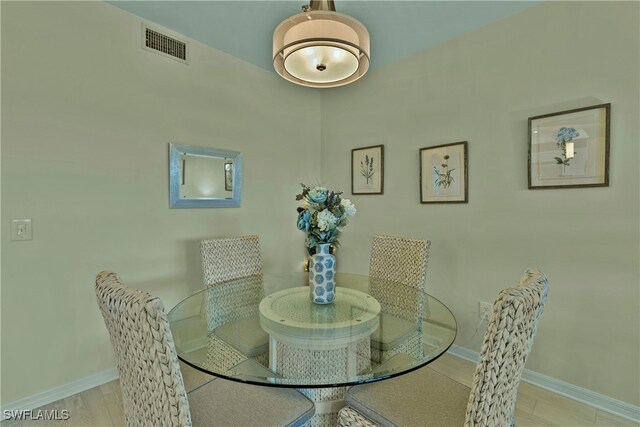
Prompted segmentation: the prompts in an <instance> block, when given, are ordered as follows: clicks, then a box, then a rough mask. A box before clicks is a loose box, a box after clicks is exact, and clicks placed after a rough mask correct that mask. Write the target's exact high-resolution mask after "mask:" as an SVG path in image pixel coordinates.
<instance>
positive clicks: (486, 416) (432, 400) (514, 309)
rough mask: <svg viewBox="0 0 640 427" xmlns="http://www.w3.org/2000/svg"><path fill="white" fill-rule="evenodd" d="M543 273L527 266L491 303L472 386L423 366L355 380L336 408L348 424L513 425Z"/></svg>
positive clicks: (542, 295)
mask: <svg viewBox="0 0 640 427" xmlns="http://www.w3.org/2000/svg"><path fill="white" fill-rule="evenodd" d="M547 292H548V282H547V278H546V277H545V276H544V275H543V274H542V273H541V272H539V271H537V270H527V271H526V272H525V274H524V276H522V278H521V279H520V282H519V284H518V286H517V287H514V288H509V289H505V290H504V291H502V292H501V293H500V295H499V297H498V299H497V300H496V302H495V303H494V305H493V314H492V316H491V319H490V321H489V325H488V328H487V332H486V334H485V338H484V343H483V345H482V350H481V355H480V362H479V363H478V365H477V366H476V371H475V375H474V378H473V384H472V386H471V389H469V388H468V387H466V386H464V385H462V384H460V383H458V382H456V381H454V380H451V379H449V378H448V377H446V376H444V375H441V374H439V373H437V372H435V371H434V370H433V369H431V368H428V367H425V368H422V369H418V370H417V371H415V372H412V373H410V374H407V375H404V376H401V377H398V378H393V379H390V380H386V381H382V382H380V383H373V384H367V385H362V386H355V387H352V388H351V389H349V391H348V392H347V399H346V400H347V404H348V406H347V407H345V408H343V409H342V410H341V411H340V413H339V418H338V425H339V426H342V427H346V426H351V427H354V426H357V427H365V426H367V427H368V426H375V425H379V426H414V425H415V426H418V425H419V426H438V427H441V426H462V425H464V426H496V427H503V426H509V425H515V419H514V411H515V404H516V397H517V392H518V385H519V384H520V379H521V377H522V371H523V370H524V365H525V362H526V360H527V356H528V354H529V351H530V349H531V346H532V344H533V339H534V336H535V334H536V329H537V325H538V321H539V319H540V315H541V314H542V311H543V309H544V304H545V302H546V300H547Z"/></svg>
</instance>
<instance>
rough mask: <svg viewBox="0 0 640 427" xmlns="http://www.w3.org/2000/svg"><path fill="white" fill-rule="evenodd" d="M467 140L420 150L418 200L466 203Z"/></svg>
mask: <svg viewBox="0 0 640 427" xmlns="http://www.w3.org/2000/svg"><path fill="white" fill-rule="evenodd" d="M468 180H469V178H468V147H467V141H460V142H453V143H451V144H443V145H436V146H432V147H424V148H421V149H420V203H469V182H468Z"/></svg>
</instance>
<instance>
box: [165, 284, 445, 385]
mask: <svg viewBox="0 0 640 427" xmlns="http://www.w3.org/2000/svg"><path fill="white" fill-rule="evenodd" d="M168 318H169V324H170V328H171V332H172V335H173V339H174V343H175V347H176V351H177V353H178V357H179V358H180V360H182V361H183V362H185V363H186V364H188V365H190V366H193V367H194V368H196V369H199V370H201V371H203V372H206V373H209V374H213V375H215V376H218V377H222V378H227V379H230V380H235V381H241V382H246V383H251V384H258V385H269V386H278V387H299V388H316V387H334V386H346V385H351V384H358V383H363V382H371V381H377V380H382V379H385V378H391V377H394V376H397V375H402V374H404V373H407V372H410V371H412V370H414V369H417V368H419V367H421V366H424V365H426V364H428V363H430V362H431V361H433V360H435V359H437V358H438V357H439V356H440V355H441V354H442V353H444V352H445V351H447V349H448V348H449V347H450V346H451V344H452V343H453V341H454V339H455V337H456V330H457V325H456V320H455V317H454V316H453V314H452V313H451V311H450V310H449V309H448V308H447V307H446V306H445V305H444V304H443V303H442V302H440V301H439V300H438V299H436V298H434V297H432V296H431V295H428V294H427V293H425V292H423V291H420V290H417V289H415V288H413V287H410V286H406V285H403V284H401V283H396V282H391V281H388V280H383V279H377V278H372V277H368V276H363V275H356V274H346V273H338V274H337V275H336V299H335V301H334V302H333V303H331V304H326V305H320V304H315V303H314V302H312V301H311V298H310V297H309V286H308V275H307V273H302V272H301V273H285V274H272V275H256V276H250V277H245V278H242V279H237V280H231V281H228V282H225V283H221V284H218V285H216V286H213V287H210V288H207V289H203V290H202V291H199V292H196V293H195V294H193V295H191V296H189V297H188V298H186V299H185V300H183V301H182V302H180V303H179V304H177V305H176V306H175V307H174V308H173V309H172V310H171V311H170V312H169V315H168Z"/></svg>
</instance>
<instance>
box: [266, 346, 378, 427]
mask: <svg viewBox="0 0 640 427" xmlns="http://www.w3.org/2000/svg"><path fill="white" fill-rule="evenodd" d="M315 344H316V345H317V344H318V343H317V342H316V343H315ZM323 344H324V346H322V347H324V348H303V347H298V346H295V345H292V344H289V343H282V342H280V341H278V340H277V339H273V338H272V339H271V343H270V348H271V351H270V352H269V353H270V363H271V369H272V370H273V371H274V372H277V373H278V374H279V375H281V376H282V377H283V378H304V379H305V380H307V381H309V382H312V383H313V382H315V383H318V382H321V383H325V384H331V383H336V384H339V383H344V382H347V381H348V379H349V378H352V377H353V376H354V375H357V374H360V373H365V372H369V371H370V370H371V340H370V339H369V338H368V337H367V338H364V339H361V340H359V341H357V342H355V343H347V344H342V345H340V344H338V345H336V344H335V343H332V344H333V345H330V343H327V342H325V343H323ZM328 344H329V345H328ZM327 347H328V348H327ZM331 347H333V348H331ZM274 350H275V351H274ZM298 391H300V392H301V393H302V394H304V395H305V396H307V397H308V398H309V399H310V400H312V401H313V402H314V403H315V407H316V413H315V415H314V416H313V417H312V418H311V420H310V421H309V422H308V425H309V426H310V427H334V426H336V425H337V422H338V411H339V410H340V409H342V407H344V405H345V400H344V398H345V393H346V391H347V387H326V388H301V389H298Z"/></svg>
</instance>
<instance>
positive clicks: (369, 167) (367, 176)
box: [351, 145, 384, 194]
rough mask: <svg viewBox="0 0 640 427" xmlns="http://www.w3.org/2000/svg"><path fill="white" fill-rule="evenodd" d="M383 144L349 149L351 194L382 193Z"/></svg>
mask: <svg viewBox="0 0 640 427" xmlns="http://www.w3.org/2000/svg"><path fill="white" fill-rule="evenodd" d="M383 192H384V145H373V146H371V147H361V148H354V149H353V150H351V194H383Z"/></svg>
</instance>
